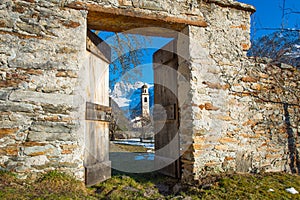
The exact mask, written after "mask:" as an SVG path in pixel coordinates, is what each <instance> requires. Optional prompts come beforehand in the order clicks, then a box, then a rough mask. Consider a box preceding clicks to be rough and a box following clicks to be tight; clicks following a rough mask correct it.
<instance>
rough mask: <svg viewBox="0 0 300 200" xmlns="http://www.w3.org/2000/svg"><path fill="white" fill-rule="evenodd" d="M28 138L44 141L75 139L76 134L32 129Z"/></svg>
mask: <svg viewBox="0 0 300 200" xmlns="http://www.w3.org/2000/svg"><path fill="white" fill-rule="evenodd" d="M27 139H28V140H29V141H34V142H44V141H75V138H74V136H72V135H71V134H70V133H64V132H59V133H53V132H51V133H50V132H35V131H30V132H29V134H28V137H27Z"/></svg>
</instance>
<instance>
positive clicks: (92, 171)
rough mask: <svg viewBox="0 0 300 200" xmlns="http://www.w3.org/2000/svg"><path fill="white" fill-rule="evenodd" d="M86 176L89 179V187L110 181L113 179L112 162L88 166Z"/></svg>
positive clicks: (87, 181)
mask: <svg viewBox="0 0 300 200" xmlns="http://www.w3.org/2000/svg"><path fill="white" fill-rule="evenodd" d="M85 176H86V177H88V178H87V179H86V181H85V184H86V185H87V186H92V185H95V184H97V183H99V182H102V181H105V180H107V179H109V178H110V177H111V162H110V161H106V162H101V163H96V164H94V165H89V166H86V167H85Z"/></svg>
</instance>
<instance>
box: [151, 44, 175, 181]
mask: <svg viewBox="0 0 300 200" xmlns="http://www.w3.org/2000/svg"><path fill="white" fill-rule="evenodd" d="M175 43H176V40H173V41H171V42H170V43H169V44H167V45H166V46H165V47H163V48H162V49H161V50H159V51H157V52H156V53H155V54H154V56H153V60H154V61H156V65H155V66H154V74H155V83H156V84H155V85H154V91H155V93H154V103H155V104H159V105H161V106H162V108H161V109H157V110H155V112H154V130H155V133H156V134H155V165H156V166H158V167H162V166H164V167H163V168H162V169H161V170H160V172H161V173H162V174H165V175H168V176H172V177H176V178H180V172H181V167H180V161H179V157H180V145H179V135H178V128H179V114H178V100H177V94H178V91H177V90H178V88H177V87H178V83H177V71H176V70H177V69H178V57H177V55H176V54H175V52H176V51H175V50H176V49H175V48H176V44H175ZM164 65H167V66H168V67H166V66H164Z"/></svg>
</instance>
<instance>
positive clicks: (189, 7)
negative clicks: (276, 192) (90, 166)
mask: <svg viewBox="0 0 300 200" xmlns="http://www.w3.org/2000/svg"><path fill="white" fill-rule="evenodd" d="M252 12H254V8H253V7H252V6H249V5H245V4H241V3H238V2H236V1H233V0H201V1H200V0H160V1H159V0H155V1H153V0H151V1H150V0H93V1H84V0H81V1H73V0H69V1H65V0H61V1H59V0H50V1H46V0H0V35H1V37H0V41H1V43H0V66H1V68H0V112H1V118H0V167H1V169H7V170H10V171H14V172H17V173H18V174H19V176H20V177H35V176H36V175H37V174H39V173H42V172H45V171H49V170H53V169H57V170H61V171H65V172H68V173H71V174H74V175H75V176H76V177H78V178H79V179H84V178H85V177H84V176H85V175H84V149H85V148H86V147H85V138H84V135H85V134H84V133H85V130H86V129H85V109H86V107H85V105H86V104H85V103H86V101H87V98H88V97H87V94H85V92H84V88H86V86H87V83H88V81H87V75H86V73H85V61H86V59H87V54H86V30H87V27H88V26H89V27H90V28H94V29H102V30H110V31H122V30H128V29H130V28H137V27H147V26H160V27H164V28H170V29H173V30H176V31H180V32H182V33H184V34H185V35H187V36H188V37H189V38H190V41H189V44H188V49H187V52H189V56H188V57H189V59H188V60H179V67H178V71H179V72H180V73H181V74H183V75H184V77H185V78H186V79H187V80H188V81H189V83H190V89H189V95H188V99H187V100H188V101H187V102H186V103H185V104H184V108H181V116H180V117H181V118H180V120H181V127H180V141H181V145H182V146H185V145H187V144H188V145H189V144H191V143H192V144H191V145H190V146H189V148H188V150H187V151H184V152H182V153H183V155H182V157H181V162H182V178H183V179H184V180H193V179H199V178H201V177H204V176H206V175H207V174H208V173H220V172H258V171H288V172H298V173H299V171H300V163H299V162H300V161H299V153H298V152H299V151H300V145H299V138H298V137H299V134H300V124H299V118H300V117H299V97H300V94H299V91H300V79H299V76H300V74H299V71H297V70H296V69H295V68H293V67H291V66H287V65H284V64H278V63H272V62H271V61H268V60H266V59H262V60H252V59H249V58H247V57H246V52H247V50H248V49H249V48H250V34H249V33H250V15H251V13H252ZM124 16H125V17H124ZM122 19H123V21H122ZM124 19H125V20H124ZM126 19H129V20H127V21H126ZM147 34H155V33H151V32H147ZM159 34H163V33H159ZM179 83H180V82H179ZM179 90H180V85H179Z"/></svg>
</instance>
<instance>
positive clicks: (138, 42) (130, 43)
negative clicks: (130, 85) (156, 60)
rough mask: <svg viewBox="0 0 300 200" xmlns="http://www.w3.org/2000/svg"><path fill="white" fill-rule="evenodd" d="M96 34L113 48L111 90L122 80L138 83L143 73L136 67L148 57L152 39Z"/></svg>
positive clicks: (126, 35)
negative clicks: (148, 47) (148, 48)
mask: <svg viewBox="0 0 300 200" xmlns="http://www.w3.org/2000/svg"><path fill="white" fill-rule="evenodd" d="M95 33H96V34H97V35H98V36H99V37H101V38H102V39H103V40H104V41H105V42H106V43H108V45H109V46H110V47H111V51H112V52H111V53H112V54H111V55H112V58H111V60H112V62H111V64H110V65H109V71H110V88H111V89H113V88H114V85H115V83H116V82H118V81H120V79H121V78H122V81H131V82H135V81H137V78H138V77H140V76H141V71H140V70H139V68H136V67H137V66H138V65H140V64H142V63H143V61H144V57H145V56H147V54H148V52H147V46H148V45H149V44H151V38H150V37H147V36H143V35H137V34H128V33H114V32H106V31H96V32H95ZM128 72H130V73H128Z"/></svg>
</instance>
